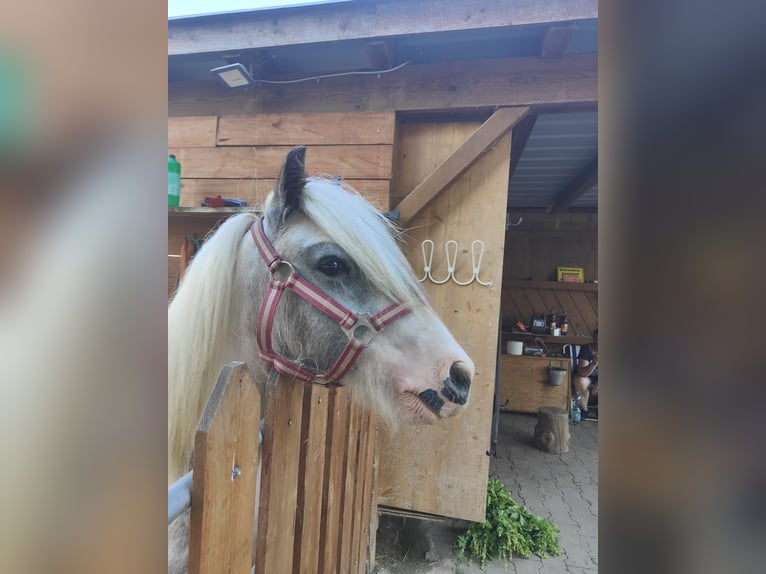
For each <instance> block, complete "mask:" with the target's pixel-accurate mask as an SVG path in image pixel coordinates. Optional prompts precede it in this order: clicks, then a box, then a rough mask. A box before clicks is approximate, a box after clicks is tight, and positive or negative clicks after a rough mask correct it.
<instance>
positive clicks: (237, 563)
mask: <svg viewBox="0 0 766 574" xmlns="http://www.w3.org/2000/svg"><path fill="white" fill-rule="evenodd" d="M260 403H261V397H260V395H259V393H258V392H257V390H256V387H255V384H254V382H253V380H252V378H251V377H250V374H249V372H248V370H247V368H246V367H245V365H244V364H243V363H230V364H228V365H226V366H225V367H224V368H223V369H222V370H221V374H220V375H219V378H218V381H217V383H216V386H215V389H214V391H213V393H212V395H211V399H210V402H209V403H208V405H207V408H206V409H205V413H204V414H203V416H202V419H201V421H200V426H199V427H198V430H197V436H196V439H195V463H194V486H193V489H192V499H191V500H192V502H191V540H190V547H189V573H190V574H218V573H220V572H234V573H238V572H241V573H243V574H247V573H249V572H250V567H251V562H252V558H251V557H252V549H253V526H254V519H255V516H254V513H253V512H252V509H253V508H254V507H255V504H256V502H255V501H256V500H259V502H258V534H257V538H256V544H255V545H256V552H255V572H256V573H270V572H296V573H298V572H299V573H315V572H337V573H339V574H345V573H364V572H369V571H371V569H372V564H373V560H372V558H373V556H372V554H371V548H374V537H375V528H374V527H373V528H371V527H370V525H371V523H374V522H375V521H376V513H375V512H373V509H374V508H375V504H376V501H375V494H374V493H375V488H374V486H375V485H374V473H373V466H374V465H373V463H374V458H375V443H376V440H375V438H376V422H375V417H374V415H372V414H370V413H369V412H366V411H363V410H361V409H360V408H359V407H358V406H356V405H355V404H353V403H352V402H351V401H350V399H349V395H348V390H347V389H345V388H341V389H333V390H329V389H326V388H323V387H317V386H305V385H302V384H298V383H293V382H291V381H288V380H284V379H280V380H279V381H278V382H277V384H275V385H269V386H267V387H266V393H265V396H264V397H263V416H264V428H263V444H262V448H261V459H262V468H261V481H260V495H259V496H258V497H256V480H255V478H256V473H257V471H256V468H257V465H256V461H257V458H258V445H257V440H256V439H255V437H257V436H258V424H259V414H260V413H261V408H260V406H261V404H260Z"/></svg>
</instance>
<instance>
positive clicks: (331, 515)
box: [319, 389, 350, 573]
mask: <svg viewBox="0 0 766 574" xmlns="http://www.w3.org/2000/svg"><path fill="white" fill-rule="evenodd" d="M330 396H331V397H332V403H331V406H330V417H329V425H330V426H329V428H328V430H327V432H328V434H329V435H330V438H329V440H328V441H327V447H326V450H325V480H324V484H325V491H324V493H323V497H322V516H324V518H325V524H324V528H323V529H322V532H321V539H320V543H319V547H320V556H319V563H320V564H321V565H322V568H321V569H320V571H321V572H328V573H329V572H338V568H337V564H338V544H339V542H340V529H341V519H342V516H341V504H342V503H343V492H344V487H345V485H346V481H345V479H344V475H343V472H344V463H345V457H346V441H347V440H348V423H349V410H350V408H349V405H350V402H349V397H348V390H347V389H336V390H335V391H333V392H332V393H331V395H330Z"/></svg>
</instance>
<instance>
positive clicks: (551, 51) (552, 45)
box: [540, 26, 576, 58]
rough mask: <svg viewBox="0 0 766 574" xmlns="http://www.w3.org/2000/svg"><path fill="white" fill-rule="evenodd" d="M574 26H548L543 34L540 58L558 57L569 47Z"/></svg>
mask: <svg viewBox="0 0 766 574" xmlns="http://www.w3.org/2000/svg"><path fill="white" fill-rule="evenodd" d="M575 30H576V28H575V27H574V26H550V27H549V28H548V29H547V30H546V31H545V34H544V35H543V42H542V46H541V47H540V57H541V58H560V57H561V56H563V55H564V52H566V51H567V48H569V44H570V43H571V42H572V36H574V33H575Z"/></svg>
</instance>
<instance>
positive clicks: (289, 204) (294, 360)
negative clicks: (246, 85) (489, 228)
mask: <svg viewBox="0 0 766 574" xmlns="http://www.w3.org/2000/svg"><path fill="white" fill-rule="evenodd" d="M304 158H305V148H295V149H293V150H292V151H290V152H289V153H288V155H287V158H286V160H285V163H284V166H283V168H282V172H281V175H280V178H279V181H278V184H277V186H276V189H275V190H274V191H273V192H272V193H271V194H270V196H269V198H268V199H267V201H266V205H265V209H264V213H263V216H262V219H261V220H259V221H255V222H254V223H253V224H252V226H251V228H250V234H248V235H246V236H245V238H244V240H243V241H242V242H241V243H240V246H239V254H238V260H237V265H236V269H237V271H236V275H238V276H236V275H235V278H234V285H233V286H232V288H233V289H234V295H233V296H234V299H235V300H236V301H243V302H245V303H244V304H241V305H242V306H241V307H240V309H239V310H240V311H241V312H240V313H238V316H239V327H238V331H237V332H238V333H239V337H238V340H239V342H240V345H241V349H240V353H241V355H240V356H242V357H246V358H247V359H246V360H247V362H248V365H249V367H250V369H251V370H252V371H253V372H254V373H256V378H258V379H261V380H266V378H267V377H269V376H270V375H273V373H274V370H275V369H276V370H279V371H280V372H283V373H285V374H291V373H303V375H304V378H303V380H304V381H306V382H317V383H319V384H328V383H329V384H338V383H340V384H343V385H344V386H347V387H349V389H350V390H351V392H352V395H353V396H355V398H356V399H357V400H359V401H360V402H362V403H363V404H366V405H367V406H370V407H372V408H373V409H374V410H376V411H377V412H378V413H380V414H382V415H383V416H384V417H385V418H386V419H387V420H389V421H391V422H395V421H397V420H400V421H403V422H406V423H415V424H430V423H434V422H435V421H437V420H438V419H439V418H444V417H450V416H453V415H455V414H457V413H458V412H460V411H461V410H462V409H463V408H465V405H466V404H467V402H468V396H469V388H470V385H471V381H472V379H473V375H474V364H473V362H472V361H471V359H470V358H469V356H468V355H467V353H466V352H465V351H464V350H463V349H462V347H461V346H460V345H459V344H458V343H457V342H456V341H455V339H454V338H453V336H452V335H451V334H450V333H449V331H448V330H447V329H446V328H445V326H444V325H443V323H442V322H441V320H440V319H439V317H438V316H437V314H436V313H435V311H434V310H433V308H432V307H431V306H430V304H429V303H428V300H427V297H426V295H425V293H424V291H423V289H422V287H421V286H420V283H419V282H418V280H417V279H416V277H415V276H414V274H413V272H412V269H411V268H410V265H409V264H408V262H407V260H406V259H405V258H404V255H403V254H402V252H401V250H400V248H399V246H398V244H397V240H396V236H397V230H396V228H395V226H394V225H393V224H392V223H391V222H390V221H389V220H388V219H387V218H386V217H385V216H384V215H383V214H381V213H380V212H378V211H377V210H376V209H374V208H373V207H372V206H371V205H370V204H368V203H367V202H366V201H364V200H363V199H362V198H361V197H359V196H358V195H357V194H354V193H351V192H349V191H347V190H345V189H343V188H342V187H341V185H340V184H339V183H338V182H336V181H333V180H328V179H321V178H311V179H307V178H306V175H305V168H304ZM259 241H260V242H261V245H259ZM296 282H297V283H298V286H297V287H296ZM286 284H287V285H286ZM277 295H278V296H277ZM274 298H276V299H277V300H278V301H277V303H274V304H272V303H273V301H272V302H271V303H263V301H264V300H266V301H269V300H270V299H271V300H273V299H274ZM328 308H330V309H329V310H328ZM352 354H353V357H352V358H351V359H350V360H349V359H348V357H349V356H350V355H352ZM279 367H282V369H280V368H279ZM338 374H341V375H342V379H341V380H340V381H336V380H334V377H333V376H332V375H338ZM299 378H300V377H299Z"/></svg>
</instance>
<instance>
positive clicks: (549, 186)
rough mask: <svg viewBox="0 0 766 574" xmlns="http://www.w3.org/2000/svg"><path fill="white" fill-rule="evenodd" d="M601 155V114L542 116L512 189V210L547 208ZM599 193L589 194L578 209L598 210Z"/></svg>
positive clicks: (514, 177) (514, 178) (526, 148)
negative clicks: (599, 115)
mask: <svg viewBox="0 0 766 574" xmlns="http://www.w3.org/2000/svg"><path fill="white" fill-rule="evenodd" d="M597 154H598V113H597V112H575V113H564V114H541V115H540V116H538V118H537V121H536V122H535V126H534V128H533V129H532V133H531V134H530V135H529V139H528V140H527V144H526V146H525V147H524V151H523V152H522V154H521V157H520V158H519V161H518V164H517V165H516V169H515V171H514V173H513V177H512V178H511V181H510V185H509V187H508V205H509V206H510V207H545V206H546V205H548V204H549V203H551V202H552V201H553V200H554V199H555V198H556V197H557V196H558V194H559V193H560V192H561V191H562V190H563V189H564V188H565V187H566V186H567V185H568V184H569V182H571V181H572V180H573V179H574V178H575V177H576V176H577V175H578V174H579V173H580V172H581V171H582V170H583V169H585V168H586V167H587V166H588V164H590V163H591V161H593V158H595V157H596V156H597ZM597 201H598V190H597V188H594V190H589V191H588V192H586V193H585V194H584V195H583V197H581V198H580V199H579V200H578V202H576V203H577V205H578V207H580V206H585V207H590V206H595V205H597Z"/></svg>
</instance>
